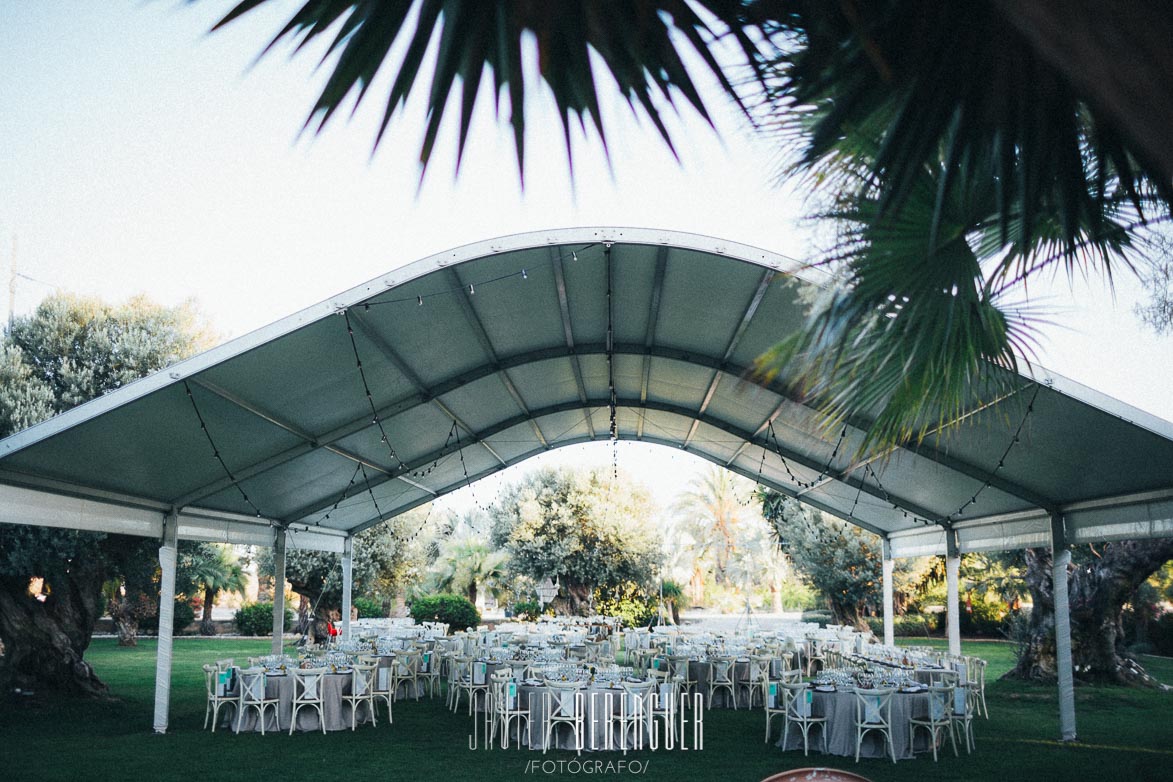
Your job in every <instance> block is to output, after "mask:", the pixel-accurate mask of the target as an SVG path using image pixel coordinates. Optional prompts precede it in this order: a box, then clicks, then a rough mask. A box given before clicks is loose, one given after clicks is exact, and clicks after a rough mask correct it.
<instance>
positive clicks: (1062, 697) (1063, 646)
mask: <svg viewBox="0 0 1173 782" xmlns="http://www.w3.org/2000/svg"><path fill="white" fill-rule="evenodd" d="M1051 564H1052V567H1053V572H1052V574H1051V579H1052V584H1053V588H1052V591H1053V594H1054V596H1055V664H1056V665H1055V667H1056V669H1057V671H1056V672H1057V674H1058V678H1059V739H1060V740H1061V741H1075V676H1074V671H1073V668H1072V663H1071V609H1070V605H1069V602H1068V595H1067V567H1068V566H1069V565H1070V564H1071V550H1070V549H1068V548H1067V535H1066V532H1065V531H1064V529H1063V514H1061V513H1052V514H1051Z"/></svg>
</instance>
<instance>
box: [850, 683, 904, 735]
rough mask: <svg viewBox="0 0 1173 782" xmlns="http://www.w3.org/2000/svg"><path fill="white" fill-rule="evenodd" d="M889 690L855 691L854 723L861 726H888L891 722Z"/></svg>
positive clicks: (890, 695) (890, 693) (890, 692)
mask: <svg viewBox="0 0 1173 782" xmlns="http://www.w3.org/2000/svg"><path fill="white" fill-rule="evenodd" d="M893 692H894V690H891V689H875V690H865V689H863V688H858V689H856V690H855V721H856V722H857V723H859V724H861V725H876V726H881V725H888V724H890V723H891V722H892V693H893Z"/></svg>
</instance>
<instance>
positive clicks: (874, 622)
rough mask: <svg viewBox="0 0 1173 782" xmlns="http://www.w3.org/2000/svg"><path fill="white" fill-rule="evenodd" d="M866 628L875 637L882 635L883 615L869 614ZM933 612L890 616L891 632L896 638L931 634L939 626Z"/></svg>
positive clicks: (881, 636)
mask: <svg viewBox="0 0 1173 782" xmlns="http://www.w3.org/2000/svg"><path fill="white" fill-rule="evenodd" d="M867 622H868V628H869V629H871V631H872V633H874V634H875V636H876V637H877V638H883V637H884V617H882V616H869V617H868V619H867ZM937 624H938V621H937V617H936V616H934V615H933V614H904V615H902V616H894V617H892V634H893V635H895V636H896V637H897V638H915V637H918V636H919V637H921V638H924V637H925V636H928V635H932V634H933V633H934V632H935V631H937V630H939V629H940V628H939V627H938V626H937Z"/></svg>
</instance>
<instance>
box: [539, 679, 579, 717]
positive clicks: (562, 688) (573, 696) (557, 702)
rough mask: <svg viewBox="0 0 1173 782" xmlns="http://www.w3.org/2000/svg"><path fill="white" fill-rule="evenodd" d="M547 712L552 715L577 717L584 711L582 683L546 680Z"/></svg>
mask: <svg viewBox="0 0 1173 782" xmlns="http://www.w3.org/2000/svg"><path fill="white" fill-rule="evenodd" d="M546 698H547V699H548V700H547V709H546V711H547V713H548V714H549V715H550V716H551V717H561V718H570V717H575V718H577V717H578V716H579V715H580V714H581V713H582V711H583V698H582V685H581V684H580V683H578V682H546Z"/></svg>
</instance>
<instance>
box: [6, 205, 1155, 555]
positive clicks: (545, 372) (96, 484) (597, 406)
mask: <svg viewBox="0 0 1173 782" xmlns="http://www.w3.org/2000/svg"><path fill="white" fill-rule="evenodd" d="M795 268H796V264H794V262H792V261H790V260H789V259H786V258H783V257H781V256H778V255H774V254H771V253H769V252H765V251H762V250H758V249H755V248H751V247H746V246H743V245H738V244H734V243H731V242H724V241H720V240H716V239H711V238H707V237H702V236H696V235H690V234H682V233H677V232H665V231H654V230H641V229H628V228H592V229H585V228H584V229H566V230H558V231H550V232H542V233H533V234H524V235H518V236H511V237H506V238H502V239H496V240H492V241H490V242H485V243H481V244H476V245H471V246H467V247H463V248H459V249H456V250H452V251H449V252H445V253H441V254H439V255H435V256H432V257H430V258H427V259H424V260H421V261H419V262H416V263H414V264H411V265H409V266H406V267H403V268H401V269H397V270H395V271H393V272H391V273H389V274H387V275H385V276H383V277H380V278H378V279H375V280H372V281H370V282H368V283H366V284H365V285H361V286H359V287H357V288H354V289H352V290H350V291H347V292H345V293H343V294H341V295H338V296H335V297H333V298H331V299H329V300H327V301H324V302H322V303H320V304H318V305H315V306H313V307H310V308H308V309H306V310H304V311H302V312H299V313H297V314H295V315H292V316H290V317H288V318H285V319H283V320H281V321H278V322H277V323H274V324H272V325H270V326H267V327H265V328H262V329H259V330H257V331H255V332H253V333H250V334H248V335H246V336H243V337H241V338H239V339H236V340H233V341H232V342H229V343H227V344H224V345H221V346H219V347H217V348H215V349H213V350H211V351H208V352H206V353H204V354H201V355H199V356H196V357H194V358H192V359H189V360H187V361H184V362H182V363H180V364H177V365H175V366H173V367H170V368H169V369H167V370H166V371H164V372H161V373H159V374H156V375H153V376H151V377H148V378H144V379H142V380H140V381H137V382H135V383H132V384H130V385H128V386H126V387H124V388H121V389H119V390H117V391H115V392H112V393H110V394H107V395H105V396H103V397H101V398H99V399H96V400H94V401H92V402H89V403H87V404H85V405H82V406H80V407H77V408H75V409H73V410H70V411H68V412H66V413H64V414H62V415H59V416H57V417H56V418H53V419H51V420H49V421H46V422H44V423H41V424H38V425H36V426H34V427H31V428H30V429H27V430H25V431H23V432H20V433H17V434H15V435H13V436H11V437H9V438H7V439H5V440H3V441H0V500H3V501H2V502H0V521H3V522H14V523H34V524H49V525H55V526H69V527H75V528H82V529H103V530H107V531H115V532H127V533H131V534H143V535H156V534H159V531H160V524H161V519H162V515H163V514H165V513H167V512H170V511H172V510H176V511H177V512H178V514H179V535H180V537H184V538H192V539H206V540H226V541H234V542H252V543H266V542H271V541H272V531H273V528H274V527H276V526H280V527H286V528H287V529H288V530H290V533H291V535H292V538H293V541H294V545H299V546H306V547H316V548H322V549H325V550H334V551H338V550H341V547H342V540H343V539H344V537H345V536H346V535H348V534H352V533H354V532H356V531H358V530H362V529H364V528H366V527H369V526H370V525H372V524H376V523H378V522H379V521H380V520H381V519H386V518H390V517H392V516H395V515H397V514H399V513H402V512H404V511H406V510H408V509H410V508H413V507H415V506H417V505H420V504H422V503H426V502H429V501H431V500H433V499H435V498H437V497H439V496H442V495H444V494H445V493H447V492H450V491H453V490H455V489H458V488H460V487H462V486H464V485H465V484H466V483H468V482H470V481H475V480H477V479H478V478H481V477H484V476H487V475H490V474H492V473H494V472H496V471H498V470H501V469H503V468H505V467H506V466H509V465H513V464H517V463H519V462H521V461H524V460H525V459H527V458H529V457H531V456H534V455H536V454H539V453H542V452H543V451H546V450H549V449H553V448H558V447H562V446H566V445H570V444H573V443H580V442H587V441H592V440H604V441H605V440H608V439H609V438H610V436H611V431H610V429H611V404H612V398H613V399H614V405H615V412H616V414H615V422H614V423H615V427H616V434H617V436H618V437H619V438H620V439H622V440H642V441H645V442H651V443H659V444H663V445H666V446H670V447H675V448H683V449H684V450H687V451H689V452H691V453H694V454H697V455H699V456H702V457H704V458H706V459H708V460H710V461H712V462H715V463H717V464H721V465H724V466H726V467H728V468H729V469H731V470H734V471H736V472H739V473H741V474H743V475H746V476H749V477H751V478H754V479H758V480H760V481H761V482H762V483H764V484H766V485H769V486H772V487H774V488H776V489H779V490H781V491H783V492H786V493H788V494H791V495H796V496H799V497H800V498H801V499H802V500H803V501H804V502H807V503H809V504H810V505H813V506H814V507H817V508H820V509H822V510H824V511H827V512H829V513H832V514H834V515H836V516H839V517H842V518H850V519H851V520H853V521H854V522H855V523H858V524H859V525H860V526H862V527H865V528H867V529H869V530H872V531H874V532H877V533H879V534H882V535H884V536H885V537H886V538H887V539H889V540H890V542H891V546H892V553H893V555H895V556H912V555H918V554H928V553H943V552H944V551H945V547H946V544H945V529H944V527H943V526H942V525H941V524H938V523H935V522H939V521H941V520H943V519H944V520H947V525H946V526H951V528H952V529H955V530H956V531H957V540H958V543H959V546H960V550H962V551H965V550H981V549H993V548H1006V547H1020V546H1029V545H1047V544H1048V542H1049V541H1050V526H1049V525H1050V519H1051V516H1052V514H1062V516H1063V517H1064V522H1065V524H1066V527H1067V534H1068V537H1069V539H1070V541H1071V542H1079V541H1082V540H1107V539H1114V538H1124V537H1150V536H1165V535H1170V534H1173V469H1170V465H1173V424H1170V423H1169V422H1167V421H1163V420H1161V419H1158V418H1155V417H1153V416H1151V415H1149V414H1147V413H1144V412H1142V411H1140V410H1137V409H1135V408H1131V407H1129V406H1127V405H1125V404H1123V403H1121V402H1119V401H1117V400H1114V399H1111V398H1109V397H1107V396H1105V395H1103V394H1100V393H1098V392H1096V391H1094V390H1092V389H1089V388H1087V387H1084V386H1081V385H1079V384H1076V383H1074V382H1072V381H1070V380H1067V379H1065V378H1062V377H1060V376H1058V375H1054V374H1052V373H1049V372H1045V371H1041V370H1037V369H1036V370H1035V374H1034V376H1033V378H1031V377H1027V376H1022V377H1021V378H1019V380H1020V381H1021V382H1020V383H1019V386H1020V390H1019V391H1017V392H1016V393H1011V394H1009V395H1008V396H1006V397H1005V398H1002V399H999V400H996V401H994V402H991V403H989V404H986V405H985V406H981V405H979V404H978V403H977V402H976V401H975V404H974V409H973V411H972V412H971V414H970V415H969V416H968V417H967V418H966V420H965V421H964V423H962V424H961V425H960V426H959V427H956V428H955V429H953V430H952V431H951V432H949V433H947V434H937V435H930V436H929V437H928V438H926V439H925V441H924V442H923V443H921V444H920V445H918V446H916V447H910V448H902V449H897V450H895V451H892V452H890V453H888V454H885V455H884V456H883V457H882V458H877V459H874V460H872V461H869V462H865V463H860V462H852V461H851V459H850V456H851V454H852V453H853V452H854V451H855V446H856V444H857V443H858V441H859V438H860V436H861V429H860V427H863V426H866V425H867V420H866V418H859V419H854V420H853V421H851V422H850V423H851V425H849V426H848V427H847V428H846V430H845V434H844V435H842V437H841V435H840V432H838V431H836V432H835V433H834V434H833V436H831V437H828V436H826V434H825V433H824V432H823V431H822V429H821V428H820V426H819V421H818V418H817V416H816V415H815V414H814V412H813V411H812V410H811V409H810V408H809V407H807V406H804V405H803V403H802V402H801V400H799V399H797V398H795V397H794V396H793V395H791V394H788V393H787V391H786V389H784V388H783V387H781V386H778V385H771V384H759V383H756V382H754V381H753V380H752V379H750V377H749V374H748V372H747V370H748V368H749V367H750V366H751V365H752V363H753V360H754V358H755V357H756V356H758V355H759V354H760V353H761V352H762V351H764V350H765V349H766V348H767V347H769V346H770V345H771V344H773V343H774V342H776V341H777V340H779V339H781V338H783V337H785V336H786V335H787V334H789V333H791V332H793V331H794V330H795V329H796V328H798V327H799V326H800V324H801V323H802V321H803V316H804V305H803V303H802V302H803V298H802V294H803V291H804V289H805V288H808V287H809V286H811V285H816V284H818V283H819V282H820V280H818V279H814V278H812V277H810V276H809V275H807V276H803V275H799V274H795V273H794V269H795ZM348 325H349V327H350V331H352V332H353V340H354V341H353V345H352V342H351V333H350V331H348ZM356 352H357V354H358V357H359V358H360V359H361V364H362V373H360V372H359V368H358V366H356V359H355V355H356ZM363 375H365V382H364V377H363ZM1034 381H1037V383H1036V382H1034ZM365 388H369V390H370V394H371V402H368V398H367V395H366V391H365ZM188 390H190V393H191V399H189V398H188ZM192 400H194V402H195V406H194V408H193V405H192ZM372 402H373V405H374V407H375V409H376V411H377V412H376V414H372V412H371V403H372ZM1028 407H1029V408H1030V409H1029V411H1028ZM196 408H198V410H199V413H200V414H201V415H202V417H203V418H204V420H206V422H207V426H208V431H209V433H210V434H211V435H212V438H213V440H214V442H215V444H216V446H217V448H218V449H219V451H220V454H221V456H222V457H223V459H224V461H225V464H226V466H227V468H228V469H229V470H230V471H231V473H232V475H233V476H234V477H235V479H236V482H237V483H238V485H233V481H231V480H229V479H228V477H227V476H226V475H225V472H224V469H223V468H222V467H221V465H220V463H219V462H218V461H217V460H216V459H214V458H212V452H211V447H210V446H209V443H208V440H207V438H206V437H205V435H204V433H203V432H201V430H200V420H199V418H198V417H197V414H196ZM376 419H377V421H378V422H377V423H376ZM1018 429H1021V432H1020V435H1019V439H1018V442H1017V443H1013V444H1012V440H1013V437H1014V434H1015V431H1016V430H1018ZM383 432H385V434H386V437H387V441H388V443H389V445H390V447H388V444H387V443H384V442H383V441H382V433H383ZM840 440H842V442H840ZM1011 445H1012V447H1011ZM1007 449H1009V450H1007ZM1003 454H1005V458H1004V459H1003ZM1000 461H1001V462H1003V464H1002V465H1001V467H999V462H1000ZM356 471H357V472H356ZM364 471H365V474H366V479H365V480H364V477H363V473H364ZM352 480H353V481H354V482H353V483H352ZM367 482H369V484H370V487H371V491H370V493H368V491H367V487H366V483H367ZM987 484H988V485H987ZM370 494H373V495H374V502H372V499H371V496H370ZM244 495H247V497H248V500H249V502H246V500H245V497H244ZM975 496H976V497H977V501H976V502H971V499H972V498H973V497H975ZM376 504H377V506H378V509H377V510H376V507H375V505H376ZM254 506H255V507H254ZM963 507H964V510H963V511H962V512H961V513H960V514H957V511H958V510H959V509H961V508H963ZM258 512H259V513H260V518H258Z"/></svg>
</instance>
